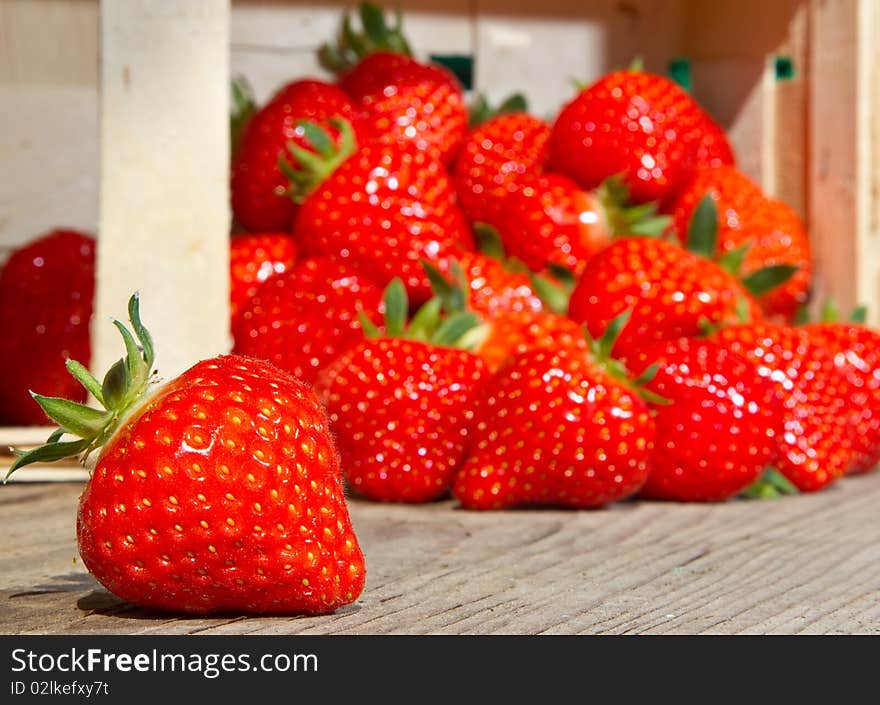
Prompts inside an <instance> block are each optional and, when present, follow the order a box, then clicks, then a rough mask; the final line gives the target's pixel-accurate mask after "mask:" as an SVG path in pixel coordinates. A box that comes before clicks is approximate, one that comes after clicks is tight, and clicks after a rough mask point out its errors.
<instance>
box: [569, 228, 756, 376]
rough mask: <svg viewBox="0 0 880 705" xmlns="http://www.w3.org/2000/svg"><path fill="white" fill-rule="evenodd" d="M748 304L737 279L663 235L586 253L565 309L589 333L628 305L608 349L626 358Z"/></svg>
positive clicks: (696, 331) (729, 317) (693, 332)
mask: <svg viewBox="0 0 880 705" xmlns="http://www.w3.org/2000/svg"><path fill="white" fill-rule="evenodd" d="M742 302H746V306H747V307H751V312H752V313H755V312H756V306H755V305H754V303H753V302H752V299H751V297H750V295H749V293H748V291H746V289H745V288H744V287H743V286H742V285H741V284H740V282H739V281H738V280H737V279H736V277H734V276H733V275H732V274H730V273H728V272H727V271H725V270H724V269H722V268H721V267H720V266H719V265H717V264H715V263H714V262H712V261H711V260H708V259H706V258H704V257H701V256H699V255H697V254H694V253H691V252H688V251H686V250H684V249H682V248H681V247H679V246H677V245H674V244H672V243H669V242H665V241H663V240H656V239H653V238H646V237H637V238H627V239H623V240H618V241H616V242H614V243H613V244H611V245H609V246H608V247H607V248H605V249H604V250H602V251H601V252H599V253H598V254H597V255H595V256H593V257H592V258H591V259H590V260H589V261H588V262H587V266H586V268H585V269H584V273H583V275H582V277H581V279H580V282H579V283H578V285H577V287H576V288H575V290H574V292H572V295H571V301H570V307H569V315H570V316H571V318H573V319H574V320H575V321H577V322H579V323H584V324H586V326H587V328H588V330H589V331H590V333H591V334H593V335H597V334H598V333H600V332H601V331H603V330H605V328H606V327H607V326H608V324H609V322H610V321H611V320H613V319H614V318H615V317H617V316H619V315H620V314H621V313H622V312H623V311H626V310H628V309H632V318H631V320H630V322H629V325H628V326H627V327H626V328H625V329H624V330H623V332H622V334H621V336H620V338H619V339H618V340H617V344H616V346H615V355H616V356H618V357H621V358H624V359H629V358H630V357H631V356H633V355H634V354H635V353H637V352H638V351H639V350H640V349H641V348H642V347H644V346H645V345H646V344H648V343H650V342H653V341H660V340H675V339H677V338H681V337H696V336H699V335H700V334H701V333H703V332H704V331H705V329H706V326H707V325H708V326H712V325H718V324H720V323H724V322H736V321H738V320H739V319H740V312H739V309H740V308H741V306H742Z"/></svg>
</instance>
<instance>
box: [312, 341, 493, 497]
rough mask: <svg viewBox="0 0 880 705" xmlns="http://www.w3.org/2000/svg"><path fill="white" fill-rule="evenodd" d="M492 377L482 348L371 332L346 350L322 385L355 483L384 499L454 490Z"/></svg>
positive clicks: (363, 491)
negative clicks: (477, 406)
mask: <svg viewBox="0 0 880 705" xmlns="http://www.w3.org/2000/svg"><path fill="white" fill-rule="evenodd" d="M487 378H488V375H487V373H486V367H485V365H484V364H483V363H482V361H481V360H480V359H479V358H478V357H476V356H475V355H473V354H471V353H469V352H467V351H465V350H456V349H451V348H442V347H438V346H436V345H430V344H426V343H421V342H416V341H412V340H404V339H394V338H388V339H378V340H370V341H367V342H365V343H363V344H362V345H360V346H358V347H356V348H354V349H352V350H351V351H349V352H348V353H346V354H345V355H343V356H342V357H341V358H339V360H337V361H336V363H334V364H333V365H332V366H331V367H329V368H328V369H327V370H325V371H324V372H323V373H322V374H321V375H320V377H319V379H318V381H317V383H316V385H315V388H316V391H318V393H319V396H320V397H321V398H322V400H323V401H324V402H325V404H326V405H327V411H328V413H329V415H330V421H331V429H332V431H333V434H334V436H335V438H336V442H337V445H338V448H339V453H340V457H341V458H342V469H343V472H344V474H345V477H346V479H347V480H348V483H349V486H350V487H351V488H353V490H354V491H356V492H357V493H358V494H360V495H362V496H363V497H366V498H368V499H371V500H375V501H383V502H427V501H430V500H433V499H437V498H438V497H441V496H443V495H444V494H446V493H447V492H448V490H449V485H450V482H451V479H452V475H453V473H454V472H455V470H456V468H457V467H458V466H459V464H460V463H461V461H462V460H463V458H464V453H465V449H466V446H467V434H468V427H469V426H470V422H471V419H472V416H473V403H474V399H475V397H476V396H477V395H478V394H479V391H480V389H481V386H482V385H483V384H484V382H485V380H486V379H487Z"/></svg>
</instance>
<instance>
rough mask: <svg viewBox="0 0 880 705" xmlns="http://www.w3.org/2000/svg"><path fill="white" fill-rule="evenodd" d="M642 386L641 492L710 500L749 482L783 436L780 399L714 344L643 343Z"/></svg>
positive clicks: (769, 459)
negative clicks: (649, 435) (645, 400)
mask: <svg viewBox="0 0 880 705" xmlns="http://www.w3.org/2000/svg"><path fill="white" fill-rule="evenodd" d="M639 357H640V360H647V361H653V365H654V366H656V374H654V375H653V378H652V379H651V381H650V382H648V383H647V385H646V386H647V388H648V389H650V390H651V391H652V392H654V393H655V394H657V395H658V396H659V397H662V398H663V399H664V403H663V404H651V407H652V409H653V411H654V414H655V415H654V423H655V424H656V428H657V433H656V442H655V446H654V453H653V454H652V456H651V461H650V466H651V470H650V472H649V473H648V480H647V482H646V483H645V485H644V487H643V488H642V490H641V495H642V496H644V497H651V498H655V499H667V500H677V501H683V502H715V501H721V500H725V499H728V498H730V497H733V496H735V495H737V494H739V493H740V492H742V491H743V490H745V489H746V488H747V487H749V486H751V485H752V484H753V483H754V482H755V481H756V480H757V479H758V478H759V477H760V476H761V474H762V473H763V471H764V469H765V468H766V467H767V466H768V465H769V464H770V463H771V462H772V461H773V459H774V457H775V454H776V447H777V443H778V437H779V436H780V435H781V434H782V407H781V400H780V398H779V396H778V393H777V391H776V389H775V387H774V385H773V383H772V382H770V381H769V380H767V379H764V378H763V377H761V376H760V375H759V374H758V373H757V372H756V370H755V367H754V365H753V364H752V363H751V362H749V361H748V360H746V359H745V358H743V357H741V356H740V355H738V354H736V353H734V352H732V351H731V350H729V349H728V348H726V347H724V346H722V345H719V344H718V343H714V342H710V341H705V340H689V339H687V338H680V339H678V340H673V341H666V342H663V343H659V344H656V345H654V346H650V347H648V348H647V349H646V350H644V351H642V352H641V353H640V356H639Z"/></svg>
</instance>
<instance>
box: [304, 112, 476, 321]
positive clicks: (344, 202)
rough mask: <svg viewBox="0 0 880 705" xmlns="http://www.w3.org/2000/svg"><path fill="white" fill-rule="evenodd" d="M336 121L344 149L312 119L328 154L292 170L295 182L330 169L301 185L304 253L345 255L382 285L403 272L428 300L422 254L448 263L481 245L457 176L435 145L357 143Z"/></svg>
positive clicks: (418, 298)
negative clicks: (458, 200)
mask: <svg viewBox="0 0 880 705" xmlns="http://www.w3.org/2000/svg"><path fill="white" fill-rule="evenodd" d="M336 126H337V128H338V129H340V131H341V133H342V140H341V143H340V146H339V148H338V149H334V147H333V146H332V141H331V140H330V137H329V135H327V133H326V132H324V131H323V130H320V129H319V128H316V127H315V126H309V127H308V128H307V129H308V131H309V136H310V139H311V142H312V143H313V144H315V145H320V146H319V147H318V151H319V152H321V153H322V155H323V158H324V161H321V160H319V159H312V160H311V162H310V164H311V170H307V169H300V170H298V171H296V170H291V172H290V176H291V179H292V180H293V181H294V183H297V181H298V182H300V183H303V182H304V183H307V184H311V183H313V182H314V181H315V179H313V177H312V174H317V173H322V172H324V173H327V175H326V176H324V178H323V180H319V184H318V185H317V187H315V188H311V187H309V188H306V189H304V190H303V191H302V192H301V195H300V196H299V198H300V200H301V202H302V205H301V206H300V209H299V212H298V213H297V217H296V221H295V223H294V237H295V238H296V239H297V241H298V243H299V244H300V245H301V247H302V251H303V254H304V256H306V257H320V256H328V257H335V258H338V259H341V260H345V261H347V262H349V263H351V264H352V266H354V267H356V268H357V269H358V271H359V272H362V273H363V274H365V275H366V276H368V277H370V278H372V279H373V280H375V281H376V282H377V283H378V284H379V285H380V286H386V285H387V284H388V283H390V281H391V280H392V279H394V278H396V277H399V278H401V279H402V280H403V281H404V283H405V284H406V287H407V291H408V293H409V296H410V299H411V300H412V301H413V302H414V303H416V304H419V303H423V302H424V301H426V300H427V299H428V298H430V296H431V286H430V282H429V281H428V279H427V276H426V275H425V272H424V270H423V269H422V266H421V260H422V259H427V260H429V261H431V262H434V263H437V264H442V263H443V262H444V261H446V260H448V259H449V258H450V257H454V256H458V255H460V254H461V253H462V252H466V251H469V250H473V249H474V241H473V234H472V233H471V230H470V227H469V226H468V224H467V222H466V221H465V218H464V215H463V214H462V212H461V211H460V210H459V208H458V207H457V206H456V205H455V202H454V193H453V191H452V187H451V185H450V182H449V176H448V175H447V174H446V171H445V169H444V167H443V165H442V164H441V163H440V162H439V161H437V160H436V158H434V156H432V154H433V153H429V152H425V151H420V150H418V149H416V148H415V147H413V146H412V145H406V144H402V145H377V144H367V145H365V146H363V147H361V148H360V149H357V148H356V143H355V139H354V134H353V132H352V130H351V128H350V126H348V125H347V124H345V123H342V122H339V123H337V124H336ZM298 153H299V152H297V154H298ZM349 155H350V156H349ZM300 161H301V162H302V160H300ZM337 164H338V166H336V165H337Z"/></svg>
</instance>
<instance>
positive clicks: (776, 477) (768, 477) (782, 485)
mask: <svg viewBox="0 0 880 705" xmlns="http://www.w3.org/2000/svg"><path fill="white" fill-rule="evenodd" d="M798 491H799V490H798V488H797V487H795V486H794V485H793V484H792V483H791V481H790V480H788V478H786V477H785V475H783V474H782V473H781V472H779V471H778V470H776V469H775V468H772V467H769V468H767V469H766V470H764V472H763V473H762V474H761V477H759V478H758V479H757V480H755V481H754V482H753V483H752V484H751V485H749V486H748V487H746V488H745V489H744V490H743V491H742V492H740V494H739V496H740V497H742V498H744V499H778V498H779V497H784V496H786V495H792V494H798Z"/></svg>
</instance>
